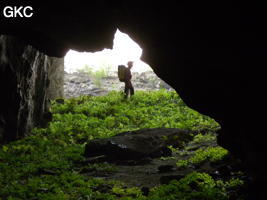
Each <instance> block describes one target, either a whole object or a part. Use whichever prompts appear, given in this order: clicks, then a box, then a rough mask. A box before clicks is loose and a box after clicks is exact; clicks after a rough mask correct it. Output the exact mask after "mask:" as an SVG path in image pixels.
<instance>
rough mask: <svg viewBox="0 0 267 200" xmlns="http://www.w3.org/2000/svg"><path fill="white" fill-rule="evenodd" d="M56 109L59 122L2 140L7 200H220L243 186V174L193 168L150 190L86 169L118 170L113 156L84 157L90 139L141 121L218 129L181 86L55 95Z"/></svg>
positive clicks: (1, 182)
mask: <svg viewBox="0 0 267 200" xmlns="http://www.w3.org/2000/svg"><path fill="white" fill-rule="evenodd" d="M52 112H53V121H52V122H50V124H49V126H48V127H47V128H45V129H40V128H36V129H34V130H33V131H32V135H31V136H28V137H26V138H24V139H22V140H19V141H15V142H12V143H10V144H8V145H4V146H2V147H1V149H0V199H8V200H15V199H16V200H18V199H27V200H33V199H44V200H48V199H56V200H63V199H64V200H66V199H90V200H91V199H92V200H93V199H94V200H96V199H98V200H100V199H103V200H117V199H123V200H126V199H127V200H134V199H137V200H138V199H139V200H152V199H153V200H157V199H164V200H173V199H185V200H187V199H188V200H189V199H218V200H220V199H227V195H228V194H227V188H231V187H236V186H237V185H242V180H239V179H232V180H230V181H223V180H214V179H212V178H211V177H210V176H209V175H208V174H205V173H197V172H194V173H192V174H189V175H187V176H185V178H183V179H181V180H179V181H172V182H171V183H170V184H168V185H161V186H159V187H156V188H153V189H152V190H151V191H150V193H149V195H148V196H144V195H142V192H141V190H140V188H127V187H126V186H125V185H124V184H123V183H119V182H115V181H107V180H103V179H100V178H93V177H91V176H90V175H88V174H87V173H88V172H90V171H97V172H105V173H111V172H114V171H116V170H117V169H116V167H115V166H113V165H110V164H107V163H99V164H88V163H86V162H85V158H84V157H83V152H84V146H85V144H86V142H87V141H88V140H91V139H94V138H103V137H110V136H113V135H116V134H118V133H120V132H123V131H132V130H137V129H140V128H156V127H174V128H182V129H190V130H199V129H200V130H201V129H205V130H206V129H208V130H211V131H215V130H217V129H218V128H219V125H218V124H217V123H216V122H215V121H214V120H212V119H210V118H209V117H207V116H203V115H200V114H199V113H197V112H196V111H193V110H192V109H190V108H188V107H187V106H186V105H185V104H184V103H183V101H182V100H181V99H180V98H179V96H178V95H177V94H176V93H175V92H167V91H165V90H161V91H158V92H138V91H137V92H136V95H135V96H134V97H133V98H132V99H130V100H123V97H122V95H121V94H120V93H119V92H113V93H110V94H109V95H107V96H101V97H80V98H76V99H69V100H65V101H58V103H57V102H56V101H55V102H54V103H53V106H52ZM215 154H216V156H215ZM203 155H204V156H203ZM218 155H220V156H219V157H218ZM224 155H225V152H223V150H222V148H216V149H211V148H210V149H209V148H208V149H206V150H199V151H197V153H196V155H195V156H196V157H200V158H195V159H193V158H191V160H190V162H192V163H194V162H201V161H202V160H203V159H202V157H204V158H205V159H210V160H215V161H216V160H217V159H221V157H223V156H224Z"/></svg>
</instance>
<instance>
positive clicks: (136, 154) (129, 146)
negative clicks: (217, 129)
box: [85, 128, 192, 161]
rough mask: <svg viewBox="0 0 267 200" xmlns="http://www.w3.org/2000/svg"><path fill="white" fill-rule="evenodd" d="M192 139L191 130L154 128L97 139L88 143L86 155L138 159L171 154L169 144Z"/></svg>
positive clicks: (180, 145)
mask: <svg viewBox="0 0 267 200" xmlns="http://www.w3.org/2000/svg"><path fill="white" fill-rule="evenodd" d="M191 139H192V134H190V131H187V130H181V129H176V128H154V129H142V130H138V131H131V132H124V133H120V134H118V135H116V136H113V137H111V138H104V139H95V140H91V141H89V142H88V143H87V144H86V147H85V156H86V157H96V156H106V157H107V159H108V160H111V161H121V160H137V161H140V160H142V159H145V158H155V157H160V156H170V155H171V150H170V149H169V148H168V145H172V146H175V147H182V146H183V145H184V144H185V143H186V142H189V141H190V140H191Z"/></svg>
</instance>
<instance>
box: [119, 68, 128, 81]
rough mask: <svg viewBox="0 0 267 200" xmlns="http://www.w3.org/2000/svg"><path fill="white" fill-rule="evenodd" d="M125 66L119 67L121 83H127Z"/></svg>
mask: <svg viewBox="0 0 267 200" xmlns="http://www.w3.org/2000/svg"><path fill="white" fill-rule="evenodd" d="M125 69H126V67H125V65H119V66H118V77H119V80H120V81H121V82H124V81H125Z"/></svg>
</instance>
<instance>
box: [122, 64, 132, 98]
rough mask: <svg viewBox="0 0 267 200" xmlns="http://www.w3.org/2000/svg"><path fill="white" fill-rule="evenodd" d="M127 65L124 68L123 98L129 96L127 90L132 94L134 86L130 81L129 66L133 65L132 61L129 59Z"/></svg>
mask: <svg viewBox="0 0 267 200" xmlns="http://www.w3.org/2000/svg"><path fill="white" fill-rule="evenodd" d="M127 65H128V67H126V69H125V75H124V76H125V81H124V83H125V89H124V93H125V98H127V97H128V96H129V92H130V94H131V96H132V95H134V88H133V85H132V82H131V79H132V73H131V68H132V67H133V61H129V62H128V63H127Z"/></svg>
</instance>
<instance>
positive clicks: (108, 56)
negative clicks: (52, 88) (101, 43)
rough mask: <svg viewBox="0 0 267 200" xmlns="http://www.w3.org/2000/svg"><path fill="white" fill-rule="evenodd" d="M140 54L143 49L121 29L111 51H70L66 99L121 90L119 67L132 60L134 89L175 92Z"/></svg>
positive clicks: (122, 85) (65, 66) (67, 66)
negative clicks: (142, 59)
mask: <svg viewBox="0 0 267 200" xmlns="http://www.w3.org/2000/svg"><path fill="white" fill-rule="evenodd" d="M141 55H142V49H141V47H140V46H139V45H138V44H137V43H135V42H134V41H133V40H132V39H131V38H130V37H129V36H128V35H127V34H124V33H122V32H120V31H119V30H117V32H116V33H115V35H114V41H113V48H112V49H104V50H102V51H99V52H95V53H90V52H77V51H74V50H70V51H69V52H68V53H67V54H66V56H65V59H64V70H65V75H64V76H65V77H64V80H65V84H64V96H65V97H66V98H70V97H78V96H82V95H92V96H101V95H105V94H107V93H108V92H110V91H113V90H115V91H122V90H123V87H124V83H123V82H120V81H119V80H118V75H117V70H118V65H125V66H127V62H128V61H133V68H132V70H131V71H132V75H133V77H132V83H133V86H134V88H135V90H146V91H147V90H159V89H167V90H173V89H172V88H171V87H170V86H169V85H167V84H166V83H165V82H164V81H163V80H161V79H160V78H158V77H157V75H156V74H155V73H154V72H153V70H152V69H151V67H150V66H149V65H148V64H146V63H144V62H143V61H141V60H140V57H141Z"/></svg>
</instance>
